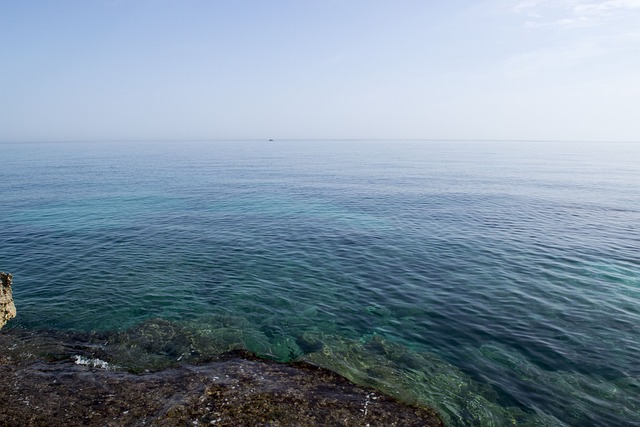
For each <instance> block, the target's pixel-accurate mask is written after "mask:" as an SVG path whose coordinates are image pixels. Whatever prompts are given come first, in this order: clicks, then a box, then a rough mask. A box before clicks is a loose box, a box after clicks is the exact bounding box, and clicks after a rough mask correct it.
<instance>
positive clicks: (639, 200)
mask: <svg viewBox="0 0 640 427" xmlns="http://www.w3.org/2000/svg"><path fill="white" fill-rule="evenodd" d="M0 159H1V161H2V162H1V164H0V200H1V202H2V208H1V209H0V232H1V236H2V242H1V247H0V270H3V271H9V272H11V273H13V275H14V298H15V300H16V306H17V309H18V317H17V318H16V319H15V320H13V321H11V323H10V324H9V325H8V326H9V327H10V328H14V327H20V328H34V329H36V328H54V329H64V330H82V331H93V330H96V331H104V330H116V329H117V330H125V329H127V328H131V327H135V325H137V324H140V323H141V322H143V321H145V320H148V319H157V318H162V319H167V320H169V321H171V322H174V323H175V324H180V325H182V326H183V327H185V328H187V329H188V330H190V331H192V333H193V334H194V336H195V335H197V336H199V337H211V340H217V341H215V342H216V345H218V343H221V344H220V345H222V346H224V345H228V346H229V347H234V346H238V345H240V346H243V347H247V348H248V349H249V350H252V351H255V352H257V353H258V354H261V355H264V356H265V357H271V358H276V359H279V360H291V359H295V358H303V359H305V360H310V361H312V362H314V363H319V364H322V365H325V366H327V367H330V368H331V369H334V370H337V371H339V372H340V373H342V374H343V375H346V376H348V377H350V378H352V379H354V380H355V381H358V382H361V383H366V384H374V385H376V386H377V387H379V388H381V389H383V390H385V391H386V392H388V393H391V394H395V395H396V396H399V397H400V398H402V399H404V400H407V401H410V402H418V403H421V404H426V405H431V406H434V407H435V408H436V409H438V410H439V411H440V412H441V413H442V415H443V416H444V418H445V419H446V420H447V422H448V423H449V424H451V425H476V424H478V425H506V424H516V425H575V426H584V425H610V426H622V425H640V362H639V361H640V144H625V143H577V142H576V143H554V142H454V141H443V142H435V141H411V142H408V141H275V142H266V141H227V142H222V141H217V142H175V143H160V142H158V143H141V142H138V143H51V144H2V145H0ZM310 342H311V343H314V344H313V345H305V344H304V343H307V344H308V343H310ZM0 351H1V349H0Z"/></svg>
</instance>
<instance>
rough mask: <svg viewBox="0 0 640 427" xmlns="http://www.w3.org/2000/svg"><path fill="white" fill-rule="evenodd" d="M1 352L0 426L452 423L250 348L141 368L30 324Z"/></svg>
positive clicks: (1, 337) (14, 332) (0, 342)
mask: <svg viewBox="0 0 640 427" xmlns="http://www.w3.org/2000/svg"><path fill="white" fill-rule="evenodd" d="M58 338H60V337H58ZM34 348H37V349H39V352H40V353H39V354H33V353H31V351H32V350H33V349H34ZM0 349H2V351H0V401H1V402H3V404H2V405H0V425H30V426H48V425H69V426H72V425H84V426H142V425H158V426H176V425H185V426H187V425H188V426H196V425H215V426H316V425H332V426H333V425H335V426H340V425H343V426H443V425H444V424H443V422H442V420H441V419H440V418H439V416H438V415H437V414H436V413H435V412H434V411H432V410H429V409H426V408H419V407H415V406H410V405H406V404H403V403H401V402H399V401H397V400H395V399H393V398H391V397H388V396H385V395H383V394H381V393H380V392H378V391H376V390H374V389H370V388H366V387H361V386H358V385H355V384H354V383H352V382H350V381H349V380H347V379H345V378H344V377H342V376H340V375H338V374H336V373H334V372H331V371H329V370H326V369H323V368H319V367H316V366H314V365H311V364H309V363H305V362H297V363H288V364H285V363H278V362H274V361H269V360H264V359H259V358H257V357H256V356H254V355H252V354H250V353H248V352H245V351H231V352H226V353H223V354H221V355H218V356H216V357H215V359H211V360H209V361H206V362H203V363H198V364H184V365H177V366H172V367H168V368H164V369H161V370H157V371H146V372H142V373H131V372H128V371H124V370H120V369H118V368H115V367H113V366H111V365H109V364H108V363H107V362H105V361H103V360H101V359H97V358H91V357H90V356H89V355H88V353H87V349H86V348H85V347H84V346H83V345H75V344H73V343H72V342H67V343H65V342H62V341H58V340H57V339H56V337H55V336H49V335H46V334H44V335H43V334H38V333H35V332H27V331H24V330H20V329H9V330H3V331H2V332H0ZM83 354H84V356H83Z"/></svg>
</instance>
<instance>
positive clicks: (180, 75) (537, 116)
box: [0, 0, 640, 141]
mask: <svg viewBox="0 0 640 427" xmlns="http://www.w3.org/2000/svg"><path fill="white" fill-rule="evenodd" d="M227 138H232V139H244V138H433V139H578V140H634V141H638V140H640V0H602V1H591V0H486V1H482V0H478V1H462V0H446V1H445V0H442V1H435V0H434V1H431V0H415V1H413V0H253V1H248V0H208V1H204V0H203V1H200V0H175V1H168V0H135V1H134V0H122V1H118V0H110V1H107V0H105V1H97V0H78V1H65V0H55V1H46V0H38V1H35V0H33V1H32V0H0V141H25V140H104V139H163V140H171V139H227Z"/></svg>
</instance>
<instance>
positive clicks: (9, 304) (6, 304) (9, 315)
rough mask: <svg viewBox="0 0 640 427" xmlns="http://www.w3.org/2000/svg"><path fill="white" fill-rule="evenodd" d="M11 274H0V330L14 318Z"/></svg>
mask: <svg viewBox="0 0 640 427" xmlns="http://www.w3.org/2000/svg"><path fill="white" fill-rule="evenodd" d="M11 278H12V276H11V274H9V273H4V272H2V273H0V328H2V327H3V326H4V325H5V324H6V323H7V322H8V321H9V320H10V319H13V318H14V317H16V306H15V305H14V304H13V294H12V292H11Z"/></svg>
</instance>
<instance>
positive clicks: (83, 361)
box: [74, 355, 115, 371]
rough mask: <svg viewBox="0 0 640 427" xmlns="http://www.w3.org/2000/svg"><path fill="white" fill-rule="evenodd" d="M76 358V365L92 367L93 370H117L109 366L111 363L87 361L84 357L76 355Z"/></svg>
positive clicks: (94, 360) (97, 360)
mask: <svg viewBox="0 0 640 427" xmlns="http://www.w3.org/2000/svg"><path fill="white" fill-rule="evenodd" d="M74 358H75V359H76V365H82V366H90V367H92V368H100V369H104V370H106V371H109V370H112V369H114V368H115V366H111V365H109V363H107V362H105V361H104V360H100V359H87V358H86V357H82V356H80V355H76V356H74Z"/></svg>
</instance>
